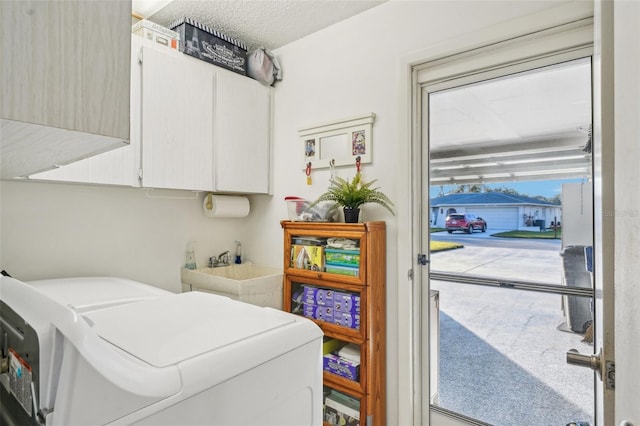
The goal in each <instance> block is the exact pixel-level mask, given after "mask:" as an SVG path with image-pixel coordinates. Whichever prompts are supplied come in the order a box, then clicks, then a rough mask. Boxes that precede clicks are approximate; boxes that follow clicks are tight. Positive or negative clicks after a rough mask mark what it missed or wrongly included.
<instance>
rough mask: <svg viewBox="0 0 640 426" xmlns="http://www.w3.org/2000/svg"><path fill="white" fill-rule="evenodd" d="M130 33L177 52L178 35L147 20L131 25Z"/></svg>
mask: <svg viewBox="0 0 640 426" xmlns="http://www.w3.org/2000/svg"><path fill="white" fill-rule="evenodd" d="M131 33H132V34H135V35H138V36H141V37H144V38H146V39H148V40H152V41H155V42H156V43H158V44H161V45H163V46H166V47H168V48H170V49H174V50H178V43H179V42H180V34H178V33H177V32H175V31H172V30H170V29H169V28H165V27H163V26H162V25H159V24H156V23H155V22H151V21H149V20H147V19H142V20H140V21H138V22H136V23H135V24H133V26H132V27H131Z"/></svg>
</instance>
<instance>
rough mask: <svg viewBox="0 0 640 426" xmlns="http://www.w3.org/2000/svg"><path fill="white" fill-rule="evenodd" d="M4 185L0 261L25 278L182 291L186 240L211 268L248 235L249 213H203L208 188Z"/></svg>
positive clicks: (0, 205)
mask: <svg viewBox="0 0 640 426" xmlns="http://www.w3.org/2000/svg"><path fill="white" fill-rule="evenodd" d="M0 190H1V192H0V195H1V198H0V212H1V214H2V216H1V221H0V231H1V240H0V242H1V244H0V261H1V265H2V269H5V270H7V271H8V272H9V273H10V274H12V275H13V276H14V277H16V278H18V279H22V280H34V279H43V278H57V277H69V276H95V275H107V276H118V277H125V278H130V279H134V280H137V281H141V282H144V283H148V284H152V285H155V286H158V287H161V288H164V289H167V290H170V291H174V292H179V291H180V267H182V266H183V265H184V262H185V252H186V249H187V244H188V243H190V242H195V243H196V246H195V247H196V256H197V257H198V258H197V259H196V260H197V262H198V266H206V265H205V263H206V261H207V258H208V257H209V256H212V255H217V254H218V253H220V252H222V251H223V250H226V249H229V250H233V248H234V247H235V245H234V240H236V239H240V240H241V241H243V240H245V239H246V238H247V234H246V233H244V227H243V223H244V222H245V221H246V220H247V219H246V218H243V219H211V218H207V217H206V216H204V214H203V211H202V202H203V197H204V195H203V194H200V195H199V196H198V197H197V198H196V199H174V198H149V197H148V196H147V194H146V192H145V190H142V189H134V188H120V187H105V186H89V185H73V184H54V183H39V182H6V181H5V182H2V183H1V184H0ZM150 196H152V197H157V196H160V197H193V193H191V192H188V191H152V192H151V193H150ZM246 255H247V256H248V257H250V256H251V250H246Z"/></svg>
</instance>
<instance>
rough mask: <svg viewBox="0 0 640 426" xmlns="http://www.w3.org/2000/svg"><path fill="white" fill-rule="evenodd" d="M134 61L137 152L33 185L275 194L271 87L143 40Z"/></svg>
mask: <svg viewBox="0 0 640 426" xmlns="http://www.w3.org/2000/svg"><path fill="white" fill-rule="evenodd" d="M131 56H132V68H131V76H132V80H131V123H132V125H131V146H130V147H126V148H123V149H119V150H117V151H119V153H118V154H115V152H114V153H105V154H101V155H98V156H96V157H93V158H88V159H86V160H83V161H80V162H78V163H74V164H70V165H69V166H65V167H63V168H61V169H60V170H55V171H52V172H47V173H41V174H39V175H37V176H32V178H39V179H49V180H66V181H76V182H87V183H103V184H116V185H122V184H124V185H132V186H142V187H146V188H165V189H184V190H194V191H212V192H223V193H244V194H266V193H269V190H270V181H271V176H270V170H271V102H272V101H271V96H272V95H271V90H272V89H271V88H270V87H265V86H263V85H261V84H260V83H259V82H257V81H255V80H253V79H251V78H248V77H244V76H241V75H239V74H236V73H234V72H232V71H228V70H226V69H223V68H220V67H217V66H214V65H211V64H209V63H207V62H204V61H201V60H198V59H195V58H192V57H190V56H187V55H184V54H182V53H180V52H176V51H172V50H170V49H168V48H166V47H163V46H158V45H155V44H154V43H153V42H150V41H148V40H145V39H143V38H141V37H137V36H136V37H133V41H132V53H131ZM115 158H117V159H118V160H117V161H118V164H117V165H116V164H113V161H114V160H113V159H115Z"/></svg>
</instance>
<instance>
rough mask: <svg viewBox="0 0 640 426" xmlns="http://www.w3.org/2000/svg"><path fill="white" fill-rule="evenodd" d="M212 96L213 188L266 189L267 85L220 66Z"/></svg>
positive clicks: (262, 191)
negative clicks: (213, 111) (213, 120)
mask: <svg viewBox="0 0 640 426" xmlns="http://www.w3.org/2000/svg"><path fill="white" fill-rule="evenodd" d="M215 99H216V106H215V126H214V127H215V140H214V141H215V144H214V147H215V148H214V149H215V154H214V158H215V166H214V184H215V189H216V190H217V191H232V192H243V193H257V194H266V193H269V184H270V174H269V171H270V164H271V146H270V141H271V89H270V88H268V87H266V86H263V85H261V84H260V83H258V82H257V81H255V80H252V79H250V78H247V77H244V76H241V75H239V74H235V73H233V72H230V71H226V70H220V71H218V72H217V73H216V96H215Z"/></svg>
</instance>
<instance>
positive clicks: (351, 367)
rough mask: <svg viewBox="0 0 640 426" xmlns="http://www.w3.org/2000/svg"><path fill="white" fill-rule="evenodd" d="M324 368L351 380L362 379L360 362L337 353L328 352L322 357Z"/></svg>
mask: <svg viewBox="0 0 640 426" xmlns="http://www.w3.org/2000/svg"><path fill="white" fill-rule="evenodd" d="M322 368H323V369H324V370H326V371H329V372H330V373H333V374H337V375H338V376H342V377H345V378H347V379H349V380H355V381H358V380H360V363H357V362H354V361H351V360H348V359H346V358H342V357H341V356H338V355H335V354H326V355H324V356H323V357H322Z"/></svg>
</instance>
